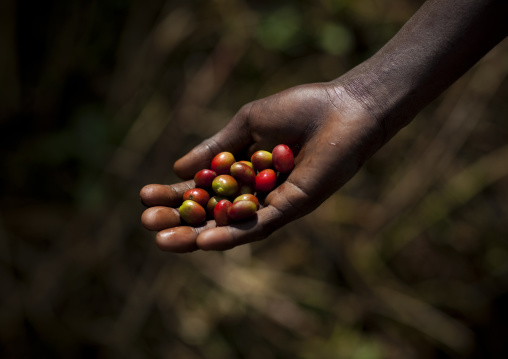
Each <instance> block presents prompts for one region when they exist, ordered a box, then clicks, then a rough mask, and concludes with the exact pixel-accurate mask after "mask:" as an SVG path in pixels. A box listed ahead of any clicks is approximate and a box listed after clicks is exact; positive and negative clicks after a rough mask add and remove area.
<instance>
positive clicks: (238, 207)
mask: <svg viewBox="0 0 508 359" xmlns="http://www.w3.org/2000/svg"><path fill="white" fill-rule="evenodd" d="M256 211H257V207H256V204H255V203H254V202H252V201H238V202H235V203H233V204H232V205H231V206H230V207H229V208H228V216H229V218H230V219H232V220H233V221H241V220H244V219H247V218H251V217H254V216H255V215H256Z"/></svg>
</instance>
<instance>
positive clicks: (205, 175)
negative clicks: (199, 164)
mask: <svg viewBox="0 0 508 359" xmlns="http://www.w3.org/2000/svg"><path fill="white" fill-rule="evenodd" d="M215 177H217V173H216V172H215V171H212V170H210V169H204V170H201V171H198V172H197V173H196V174H195V175H194V182H195V183H196V187H200V188H209V187H212V181H213V179H214V178H215Z"/></svg>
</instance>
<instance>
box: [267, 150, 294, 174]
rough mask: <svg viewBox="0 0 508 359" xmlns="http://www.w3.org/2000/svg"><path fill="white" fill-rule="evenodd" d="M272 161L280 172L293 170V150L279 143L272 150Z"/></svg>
mask: <svg viewBox="0 0 508 359" xmlns="http://www.w3.org/2000/svg"><path fill="white" fill-rule="evenodd" d="M272 162H273V167H275V170H276V171H278V172H280V173H288V172H291V170H292V169H293V167H294V166H295V157H294V155H293V151H291V149H290V148H289V147H288V146H286V145H277V146H275V148H274V149H273V151H272Z"/></svg>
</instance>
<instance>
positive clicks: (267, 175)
mask: <svg viewBox="0 0 508 359" xmlns="http://www.w3.org/2000/svg"><path fill="white" fill-rule="evenodd" d="M276 183H277V175H276V174H275V171H274V170H272V169H271V168H268V169H266V170H263V171H261V172H259V173H258V175H257V176H256V192H270V191H271V190H272V189H274V188H275V184H276Z"/></svg>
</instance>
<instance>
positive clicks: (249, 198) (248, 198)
mask: <svg viewBox="0 0 508 359" xmlns="http://www.w3.org/2000/svg"><path fill="white" fill-rule="evenodd" d="M239 201H251V202H254V204H255V205H256V208H257V209H259V200H258V198H257V197H256V196H254V195H253V194H242V195H240V196H238V197H236V198H235V200H234V201H233V203H236V202H239Z"/></svg>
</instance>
